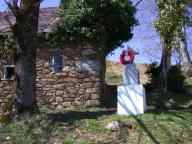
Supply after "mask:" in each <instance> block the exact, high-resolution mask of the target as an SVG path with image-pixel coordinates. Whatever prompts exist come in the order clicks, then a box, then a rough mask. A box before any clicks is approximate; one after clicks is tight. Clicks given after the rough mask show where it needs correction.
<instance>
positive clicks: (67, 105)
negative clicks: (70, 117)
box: [62, 102, 71, 107]
mask: <svg viewBox="0 0 192 144" xmlns="http://www.w3.org/2000/svg"><path fill="white" fill-rule="evenodd" d="M62 106H63V107H69V106H71V102H64V103H62Z"/></svg>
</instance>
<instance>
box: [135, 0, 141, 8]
mask: <svg viewBox="0 0 192 144" xmlns="http://www.w3.org/2000/svg"><path fill="white" fill-rule="evenodd" d="M142 1H143V0H139V1H138V2H137V3H136V4H135V7H137V6H138V5H139V4H140V3H141V2H142Z"/></svg>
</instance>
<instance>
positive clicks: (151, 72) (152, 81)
mask: <svg viewBox="0 0 192 144" xmlns="http://www.w3.org/2000/svg"><path fill="white" fill-rule="evenodd" d="M146 74H147V75H148V77H149V83H148V84H147V87H146V89H147V91H155V92H159V90H160V80H161V77H160V66H159V65H157V63H153V64H151V65H149V66H148V67H147V71H146ZM185 79H186V78H185V76H184V75H183V74H182V71H181V70H180V68H179V67H178V66H171V68H170V70H169V73H168V81H167V88H168V90H169V91H172V92H179V93H180V92H184V82H185Z"/></svg>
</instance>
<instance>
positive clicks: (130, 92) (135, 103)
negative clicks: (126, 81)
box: [117, 84, 146, 115]
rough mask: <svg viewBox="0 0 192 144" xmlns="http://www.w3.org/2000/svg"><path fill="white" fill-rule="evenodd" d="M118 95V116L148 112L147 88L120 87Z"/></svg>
mask: <svg viewBox="0 0 192 144" xmlns="http://www.w3.org/2000/svg"><path fill="white" fill-rule="evenodd" d="M117 94H118V97H117V99H118V100H117V114H118V115H139V114H143V113H144V111H145V110H146V97H145V88H144V87H143V85H140V84H136V85H124V86H118V87H117Z"/></svg>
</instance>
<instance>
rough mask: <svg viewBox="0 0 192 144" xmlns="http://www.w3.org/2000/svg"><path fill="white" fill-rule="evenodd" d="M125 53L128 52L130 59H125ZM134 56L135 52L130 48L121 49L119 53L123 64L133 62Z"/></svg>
mask: <svg viewBox="0 0 192 144" xmlns="http://www.w3.org/2000/svg"><path fill="white" fill-rule="evenodd" d="M126 54H128V55H129V56H130V59H129V60H128V61H126V60H125V56H126ZM134 58H135V54H134V52H133V51H131V50H128V51H123V52H122V53H121V55H120V58H119V60H120V62H121V63H122V64H123V65H126V64H130V63H133V61H134Z"/></svg>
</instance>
